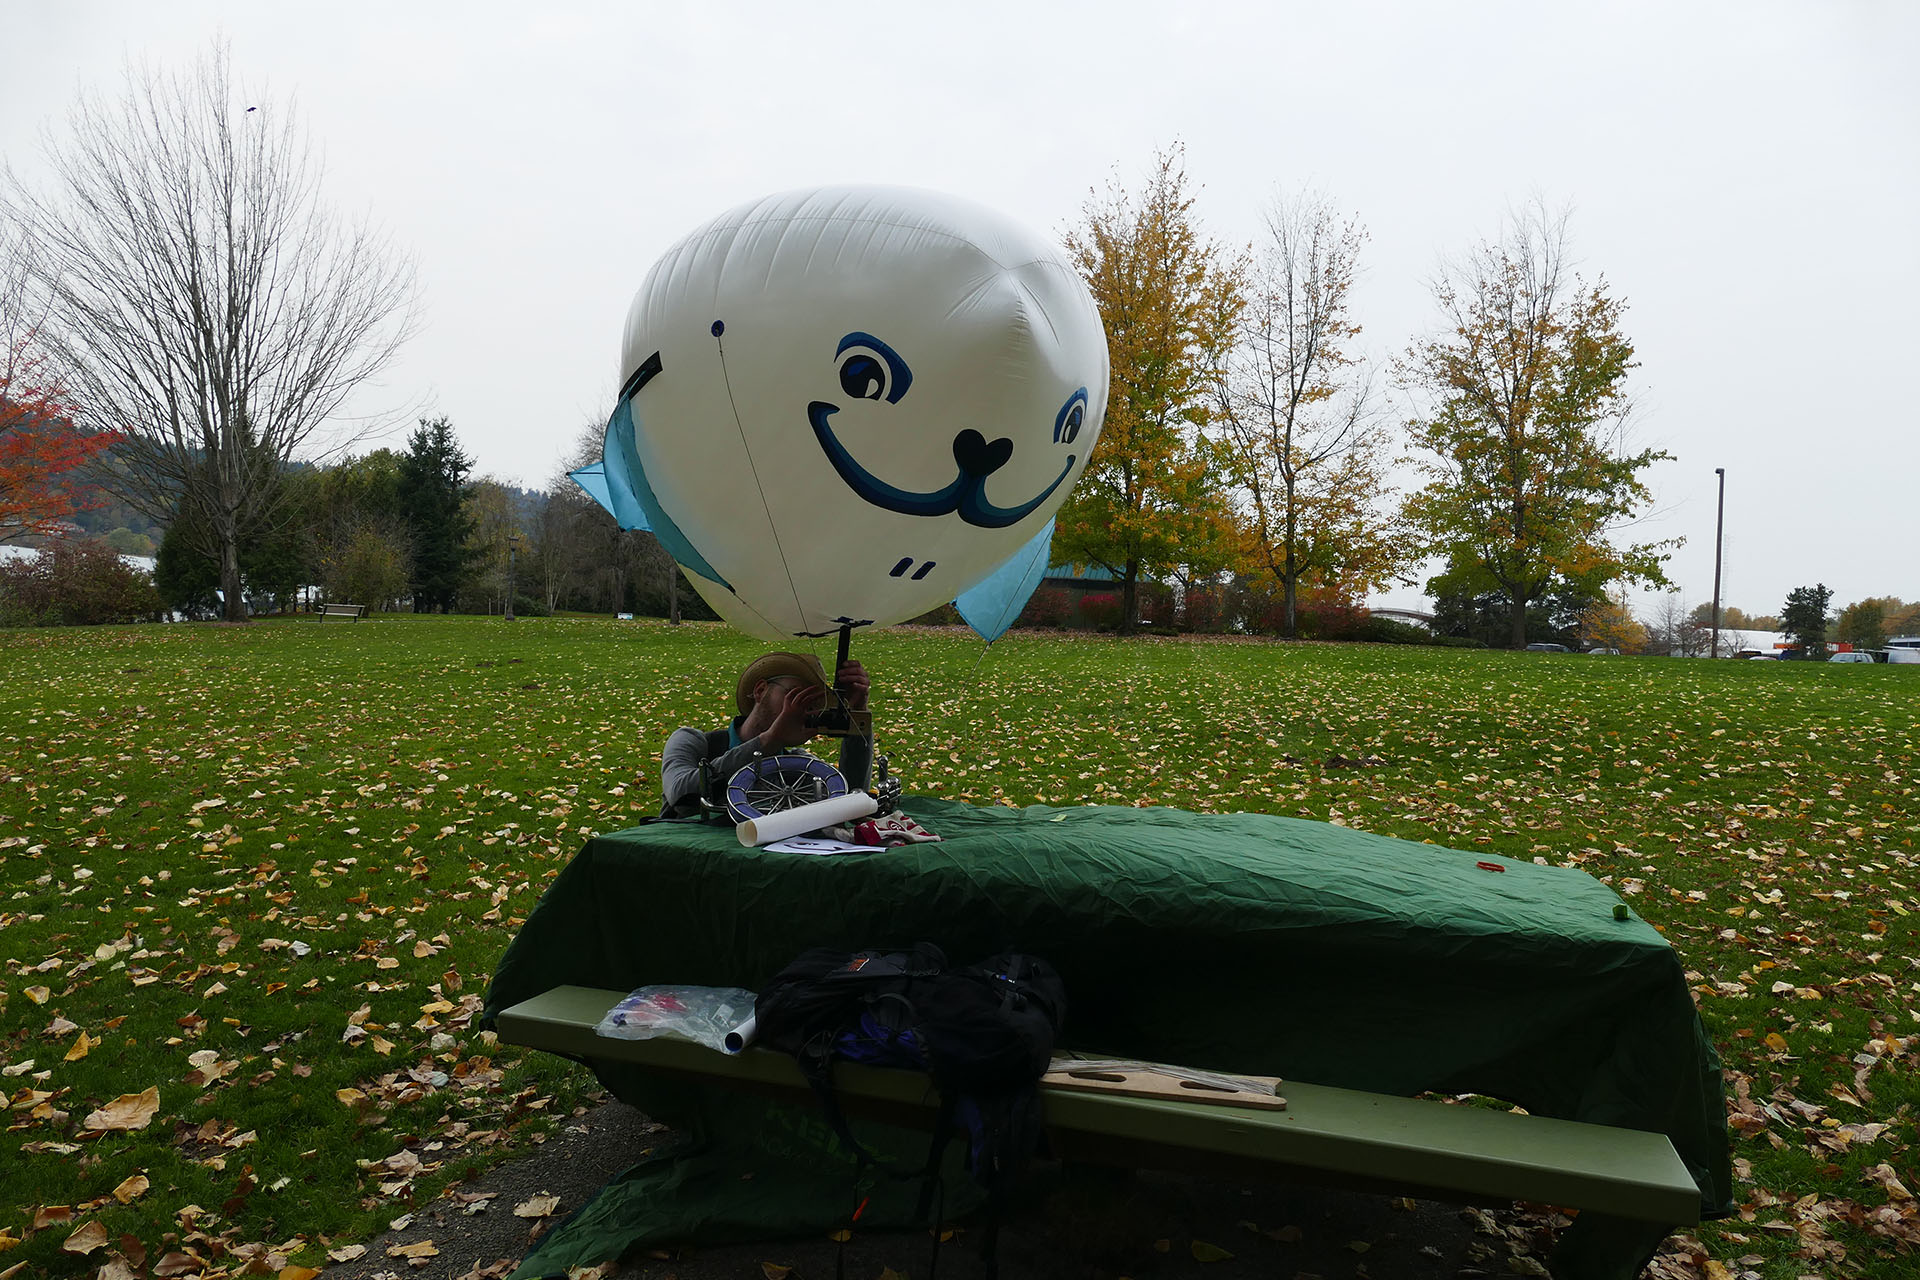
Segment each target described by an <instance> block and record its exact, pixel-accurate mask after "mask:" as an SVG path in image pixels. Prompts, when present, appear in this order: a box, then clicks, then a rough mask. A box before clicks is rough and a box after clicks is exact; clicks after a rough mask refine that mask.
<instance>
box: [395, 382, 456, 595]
mask: <svg viewBox="0 0 1920 1280" xmlns="http://www.w3.org/2000/svg"><path fill="white" fill-rule="evenodd" d="M472 470H473V459H471V458H469V457H467V455H466V453H465V452H464V451H462V450H461V448H460V442H459V441H458V440H456V439H454V436H453V423H452V422H451V421H450V420H448V419H447V418H445V417H439V418H422V419H421V420H420V425H419V427H418V428H417V429H415V431H414V432H413V434H412V435H410V436H408V437H407V453H406V456H405V457H403V458H402V459H401V460H400V509H401V512H402V513H403V514H404V515H405V516H406V520H407V530H408V532H409V534H410V535H411V536H412V543H413V578H412V582H411V586H412V590H413V610H414V612H415V613H428V612H440V613H445V612H447V611H448V610H450V609H451V608H453V601H454V597H455V596H456V595H457V594H458V593H459V591H460V578H461V574H462V572H463V571H464V570H465V569H466V565H467V558H468V555H469V550H468V546H467V538H468V535H469V534H471V533H472V532H473V528H474V519H473V516H472V514H471V513H469V512H468V510H467V499H468V496H469V486H468V485H467V483H466V480H467V473H468V472H470V471H472Z"/></svg>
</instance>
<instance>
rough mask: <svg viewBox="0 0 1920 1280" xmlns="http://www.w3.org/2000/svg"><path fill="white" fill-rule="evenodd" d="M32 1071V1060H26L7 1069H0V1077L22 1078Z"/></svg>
mask: <svg viewBox="0 0 1920 1280" xmlns="http://www.w3.org/2000/svg"><path fill="white" fill-rule="evenodd" d="M31 1070H33V1059H32V1058H26V1059H23V1060H21V1061H19V1062H16V1063H14V1064H13V1065H12V1066H9V1067H0V1076H23V1075H25V1074H27V1072H29V1071H31Z"/></svg>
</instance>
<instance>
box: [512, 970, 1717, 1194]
mask: <svg viewBox="0 0 1920 1280" xmlns="http://www.w3.org/2000/svg"><path fill="white" fill-rule="evenodd" d="M625 995H626V993H625V992H622V991H607V990H600V989H596V988H591V987H556V988H554V989H553V990H551V991H548V992H546V993H545V994H544V995H540V996H537V997H535V998H533V999H531V1000H527V1001H524V1002H522V1003H520V1004H517V1005H514V1006H512V1007H511V1008H509V1009H506V1010H505V1011H503V1012H502V1013H501V1014H500V1016H499V1021H498V1024H497V1030H498V1033H499V1036H500V1039H501V1040H502V1041H504V1042H506V1043H508V1044H514V1045H521V1046H524V1047H526V1048H530V1049H542V1050H547V1051H549V1052H553V1053H557V1054H562V1055H564V1056H567V1057H571V1058H577V1059H582V1060H585V1059H600V1060H605V1061H614V1062H628V1063H635V1064H638V1065H641V1066H644V1067H646V1068H648V1069H650V1070H656V1071H660V1072H663V1073H668V1074H672V1075H678V1076H685V1077H695V1078H698V1079H701V1080H705V1081H710V1082H712V1083H715V1084H721V1085H726V1086H730V1087H734V1088H740V1089H747V1090H752V1091H755V1092H760V1093H769V1094H774V1095H777V1096H783V1097H792V1098H795V1099H799V1100H803V1101H806V1102H808V1103H817V1099H815V1097H814V1094H813V1093H812V1091H811V1090H810V1089H809V1088H808V1086H807V1083H806V1081H805V1079H804V1078H803V1077H802V1076H801V1074H800V1070H799V1067H798V1065H797V1064H796V1063H795V1062H794V1061H793V1059H792V1058H790V1057H788V1056H787V1055H785V1054H781V1053H775V1052H772V1051H769V1050H764V1049H753V1048H749V1049H748V1050H747V1051H746V1052H744V1053H741V1054H738V1055H731V1056H730V1055H726V1054H722V1053H717V1052H715V1051H713V1050H711V1049H707V1048H704V1047H703V1046H700V1045H697V1044H693V1043H690V1042H688V1041H684V1040H674V1039H665V1038H662V1039H655V1040H616V1039H612V1038H609V1037H605V1036H600V1035H597V1034H596V1033H595V1032H594V1027H595V1025H596V1024H597V1023H598V1022H599V1021H600V1019H601V1017H602V1016H603V1015H604V1014H605V1013H606V1011H607V1010H608V1009H610V1008H612V1007H613V1005H614V1004H615V1003H616V1002H618V1001H619V1000H620V999H621V998H622V997H624V996H625ZM835 1081H836V1084H837V1087H838V1090H839V1093H840V1096H841V1098H842V1100H843V1105H844V1106H845V1107H846V1109H847V1111H848V1112H849V1113H850V1114H854V1115H870V1116H872V1117H873V1118H875V1119H879V1120H884V1121H887V1122H889V1123H895V1124H906V1125H917V1126H918V1127H921V1128H925V1127H928V1126H930V1125H931V1123H932V1121H933V1119H934V1117H935V1116H936V1115H937V1113H938V1100H937V1097H936V1096H935V1094H934V1093H933V1091H932V1089H931V1086H930V1084H929V1081H928V1080H927V1078H926V1077H925V1076H924V1075H921V1074H919V1073H917V1072H909V1071H897V1070H887V1069H882V1068H875V1067H861V1066H856V1065H852V1064H840V1065H839V1066H837V1067H836V1068H835ZM1280 1092H1281V1093H1282V1094H1283V1095H1284V1096H1285V1098H1286V1102H1287V1105H1286V1108H1285V1109H1284V1110H1265V1109H1260V1110H1256V1109H1251V1108H1242V1107H1233V1106H1223V1105H1218V1104H1214V1103H1201V1102H1180V1101H1162V1100H1158V1099H1146V1098H1135V1097H1126V1096H1119V1095H1115V1094H1106V1093H1088V1092H1080V1091H1075V1090H1068V1089H1060V1088H1053V1087H1049V1086H1043V1097H1044V1105H1045V1110H1046V1120H1047V1129H1048V1134H1049V1138H1050V1140H1051V1142H1052V1146H1053V1150H1054V1153H1055V1154H1056V1155H1058V1156H1059V1157H1060V1158H1062V1159H1065V1160H1080V1161H1087V1162H1091V1163H1104V1164H1116V1165H1120V1166H1123V1167H1131V1168H1161V1169H1184V1170H1191V1171H1194V1172H1204V1173H1207V1174H1209V1175H1212V1176H1249V1175H1251V1176H1266V1177H1278V1178H1281V1179H1284V1180H1288V1181H1297V1182H1308V1183H1313V1184H1317V1185H1331V1186H1342V1187H1349V1188H1352V1189H1355V1190H1363V1191H1374V1192H1387V1193H1392V1194H1404V1195H1416V1196H1420V1197H1422V1198H1426V1199H1437V1200H1450V1201H1456V1202H1467V1203H1502V1202H1506V1201H1512V1200H1528V1201H1535V1202H1540V1203H1546V1204H1554V1205H1560V1206H1563V1207H1566V1208H1572V1209H1582V1210H1591V1211H1595V1212H1601V1213H1606V1214H1611V1215H1615V1216H1617V1217H1621V1218H1627V1219H1632V1220H1635V1221H1639V1222H1646V1223H1652V1224H1659V1225H1661V1226H1663V1227H1672V1226H1677V1225H1683V1224H1692V1223H1694V1222H1697V1221H1698V1220H1699V1215H1700V1191H1699V1188H1697V1187H1696V1186H1695V1185H1694V1182H1693V1179H1692V1177H1691V1176H1689V1174H1688V1173H1687V1170H1686V1166H1685V1165H1684V1164H1682V1163H1681V1160H1680V1157H1679V1156H1678V1155H1677V1154H1675V1152H1674V1149H1673V1144H1672V1143H1671V1142H1670V1141H1669V1140H1668V1139H1667V1137H1666V1136H1665V1135H1664V1134H1658V1133H1642V1132H1638V1131H1635V1130H1627V1129H1613V1128H1608V1127H1605V1126H1602V1125H1593V1124H1581V1123H1577V1122H1575V1121H1570V1120H1556V1119H1552V1118H1549V1117H1545V1116H1531V1115H1516V1114H1513V1113H1511V1112H1506V1111H1494V1110H1488V1109H1485V1108H1479V1107H1463V1106H1452V1105H1449V1104H1447V1103H1443V1102H1432V1101H1424V1100H1420V1099H1415V1098H1397V1097H1387V1096H1384V1095H1380V1094H1372V1093H1363V1092H1359V1091H1357V1090H1352V1089H1338V1088H1332V1087H1329V1086H1326V1085H1315V1084H1306V1083H1302V1082H1299V1081H1293V1080H1289V1081H1286V1082H1285V1083H1284V1084H1283V1085H1282V1086H1281V1089H1280Z"/></svg>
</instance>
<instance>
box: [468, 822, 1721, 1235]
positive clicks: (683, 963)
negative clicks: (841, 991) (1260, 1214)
mask: <svg viewBox="0 0 1920 1280" xmlns="http://www.w3.org/2000/svg"><path fill="white" fill-rule="evenodd" d="M902 808H903V809H904V810H905V811H906V812H908V813H910V814H912V815H913V816H914V817H915V818H917V819H918V820H919V821H920V822H922V823H923V824H924V825H926V826H927V827H929V828H931V829H932V830H934V831H935V832H937V833H939V834H940V835H941V836H943V837H945V839H944V842H943V843H939V844H927V845H910V846H906V847H903V848H897V849H889V850H882V851H876V852H874V853H871V854H849V855H837V856H829V857H814V856H806V855H800V854H791V853H769V852H765V851H760V850H751V849H745V848H742V847H741V845H740V843H739V841H738V840H737V839H736V838H735V835H734V833H733V831H732V829H731V828H729V827H726V826H714V825H705V824H687V823H655V824H651V825H648V826H644V827H639V828H636V829H634V830H630V831H621V832H616V833H614V834H611V835H604V836H599V837H597V838H595V839H593V840H592V841H590V842H589V843H588V844H587V846H586V848H585V849H584V850H583V851H582V852H581V853H580V854H579V855H578V856H577V857H576V858H575V859H574V860H573V862H572V863H571V864H569V865H568V866H567V868H566V869H565V870H564V871H563V872H562V873H561V874H560V876H559V877H558V878H557V879H556V880H555V881H554V882H553V884H552V885H551V886H550V887H549V888H548V890H547V892H546V895H545V896H544V897H543V898H542V899H541V901H540V903H539V905H538V906H537V907H536V908H535V910H534V911H533V913H532V915H531V916H530V917H529V918H528V920H527V922H526V924H525V925H524V926H523V928H522V929H521V931H520V934H519V936H518V937H517V938H516V939H515V940H514V942H513V943H512V945H511V946H510V947H509V948H508V950H507V953H506V955H505V956H504V957H503V959H502V960H501V963H500V966H499V969H498V971H497V972H496V973H495V975H494V980H493V985H492V987H491V988H490V990H489V992H488V997H487V1010H486V1019H487V1020H488V1024H490V1021H491V1019H492V1017H493V1016H494V1015H496V1014H498V1013H499V1011H500V1010H502V1009H505V1008H507V1007H509V1006H511V1005H513V1004H516V1003H518V1002H519V1001H522V1000H526V999H529V998H531V997H533V996H536V995H539V994H540V993H542V992H544V991H546V990H548V989H550V988H552V987H555V986H559V985H562V984H568V983H571V984H577V985H581V986H590V987H606V988H615V989H623V990H624V989H631V988H633V987H638V986H643V985H648V984H655V983H689V984H698V985H706V986H737V987H745V988H747V989H749V990H757V989H758V988H759V987H760V985H761V984H762V983H764V982H765V981H766V980H767V979H768V978H770V977H771V976H772V975H773V974H774V973H775V972H777V971H778V970H779V969H780V968H781V967H782V966H784V965H785V964H786V963H787V962H788V961H789V960H791V959H792V958H793V957H794V956H795V955H797V954H798V953H799V952H801V951H802V950H804V949H806V948H807V947H811V946H828V947H837V948H844V949H847V950H860V949H865V948H872V947H883V946H891V945H903V944H907V943H912V942H916V941H923V940H924V941H930V942H934V943H937V944H938V945H940V946H941V947H942V948H944V949H945V950H946V952H947V954H948V955H949V957H951V958H953V959H955V960H957V961H968V960H975V959H980V958H982V957H985V956H987V955H990V954H992V953H994V952H996V951H1000V950H1006V949H1014V950H1022V951H1029V952H1032V953H1034V954H1036V955H1040V956H1044V957H1046V958H1047V959H1048V960H1050V961H1051V962H1052V963H1053V964H1054V965H1055V967H1057V968H1058V969H1059V971H1060V974H1061V977H1062V978H1063V979H1064V981H1065V983H1066V989H1067V993H1068V998H1069V1002H1070V1011H1069V1014H1068V1023H1067V1028H1066V1044H1067V1046H1069V1047H1072V1048H1076V1049H1086V1050H1092V1051H1095V1052H1098V1053H1102V1054H1111V1055H1117V1056H1126V1057H1135V1058H1143V1059H1149V1060H1154V1061H1162V1062H1177V1063H1181V1064H1184V1065H1187V1066H1191V1067H1201V1068H1212V1069H1217V1070H1222V1071H1231V1072H1241V1073H1246V1074H1258V1075H1277V1076H1281V1077H1283V1078H1287V1079H1295V1080H1305V1081H1312V1082H1316V1083H1322V1084H1331V1085H1338V1086H1342V1087H1346V1088H1352V1089H1365V1090H1369V1091H1372V1092H1376V1093H1388V1094H1402V1095H1406V1094H1415V1093H1420V1092H1424V1091H1428V1090H1433V1091H1439V1092H1444V1093H1467V1092H1472V1093H1481V1094H1487V1095H1490V1096H1495V1097H1499V1098H1503V1099H1507V1100H1510V1101H1512V1102H1516V1103H1518V1104H1520V1105H1521V1106H1523V1107H1525V1108H1526V1109H1527V1110H1528V1111H1531V1112H1534V1113H1536V1114H1540V1115H1550V1116H1558V1117H1562V1118H1565V1119H1571V1120H1582V1121H1587V1122H1590V1123H1594V1124H1605V1125H1614V1126H1618V1127H1621V1128H1629V1129H1642V1130H1650V1131H1654V1132H1660V1133H1665V1134H1666V1135H1667V1136H1668V1137H1669V1138H1671V1139H1672V1141H1673V1145H1674V1148H1675V1149H1676V1150H1677V1151H1678V1152H1679V1154H1680V1157H1681V1159H1682V1160H1684V1161H1685V1162H1686V1164H1687V1166H1688V1168H1689V1170H1690V1171H1691V1172H1692V1173H1693V1175H1694V1179H1695V1181H1696V1182H1697V1183H1698V1184H1699V1186H1700V1191H1701V1206H1702V1213H1703V1216H1720V1215H1722V1214H1724V1213H1726V1212H1728V1211H1729V1210H1730V1208H1731V1193H1732V1184H1731V1174H1730V1170H1729V1168H1728V1144H1727V1132H1726V1110H1725V1104H1724V1099H1723V1095H1722V1087H1721V1077H1720V1064H1719V1061H1718V1058H1717V1057H1716V1055H1715V1054H1714V1051H1713V1048H1712V1045H1711V1044H1710V1043H1709V1042H1708V1041H1707V1039H1706V1037H1705V1034H1704V1032H1703V1030H1702V1028H1701V1026H1700V1021H1699V1017H1698V1015H1697V1013H1696V1012H1695V1010H1694V1007H1693V1002H1692V998H1691V996H1690V995H1689V993H1688V990H1687V985H1686V980H1685V977H1684V975H1683V972H1682V967H1681V964H1680V962H1679V959H1678V957H1677V956H1676V955H1675V954H1674V952H1673V950H1672V948H1670V947H1669V946H1668V945H1667V943H1666V941H1665V939H1663V938H1662V937H1661V936H1660V935H1659V933H1658V932H1656V931H1655V930H1654V929H1653V928H1652V927H1651V926H1650V925H1648V924H1647V923H1645V922H1644V921H1642V920H1640V919H1639V918H1638V917H1637V916H1634V915H1632V914H1631V913H1628V917H1627V918H1626V919H1624V920H1620V919H1616V918H1615V916H1614V908H1615V906H1616V905H1617V904H1618V903H1619V902H1620V899H1619V898H1618V897H1616V896H1615V895H1614V893H1613V892H1612V890H1610V889H1608V888H1607V887H1606V886H1605V885H1602V884H1600V883H1599V882H1598V881H1596V880H1594V879H1593V878H1592V877H1591V876H1588V875H1586V874H1585V873H1584V872H1580V871H1573V870H1566V869H1562V868H1555V867H1543V866H1537V865H1535V864H1533V863H1530V862H1520V861H1513V860H1509V859H1506V858H1484V859H1483V858H1479V857H1477V856H1476V855H1474V854H1471V853H1461V852H1458V851H1454V850H1449V849H1443V848H1439V847H1437V846H1433V845H1426V844H1418V843H1414V842H1412V841H1405V840H1395V839H1391V838H1388V837H1384V836H1375V835H1369V834H1367V833H1365V832H1359V831H1352V830H1348V829H1346V828H1344V827H1336V826H1331V825H1328V824H1325V823H1318V822H1308V821H1302V820H1298V819H1289V818H1277V817H1270V816H1266V815H1259V814H1213V815H1210V814H1195V813H1188V812H1184V811H1181V810H1175V809H1132V808H1110V807H1085V808H1072V809H1054V808H1048V807H1044V806H1037V805H1036V806H1031V807H1029V808H1025V809H1011V808H981V807H974V806H969V805H963V804H958V803H954V802H951V801H941V800H932V799H924V798H918V797H909V798H908V799H907V800H906V801H905V802H904V803H903V805H902ZM1494 868H1498V869H1497V870H1496V869H1494ZM483 1025H486V1024H483ZM601 1075H602V1078H603V1080H605V1081H606V1083H607V1084H608V1086H609V1087H610V1088H612V1089H613V1090H614V1092H615V1093H616V1094H617V1095H619V1096H622V1097H626V1098H627V1099H628V1100H629V1101H633V1102H635V1103H636V1105H640V1106H642V1107H643V1108H644V1109H648V1110H650V1111H653V1112H654V1113H655V1114H656V1116H657V1117H658V1118H660V1119H663V1120H666V1121H667V1122H669V1123H672V1122H673V1121H674V1119H675V1117H674V1116H673V1115H671V1114H662V1113H661V1108H663V1107H666V1108H669V1109H670V1107H671V1099H670V1098H668V1097H666V1096H664V1095H661V1094H657V1093H650V1092H648V1086H647V1085H645V1084H644V1083H643V1082H641V1081H640V1080H638V1079H637V1078H636V1077H634V1076H632V1075H628V1074H624V1073H623V1072H621V1071H619V1070H616V1069H613V1068H612V1067H610V1066H602V1067H601Z"/></svg>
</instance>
